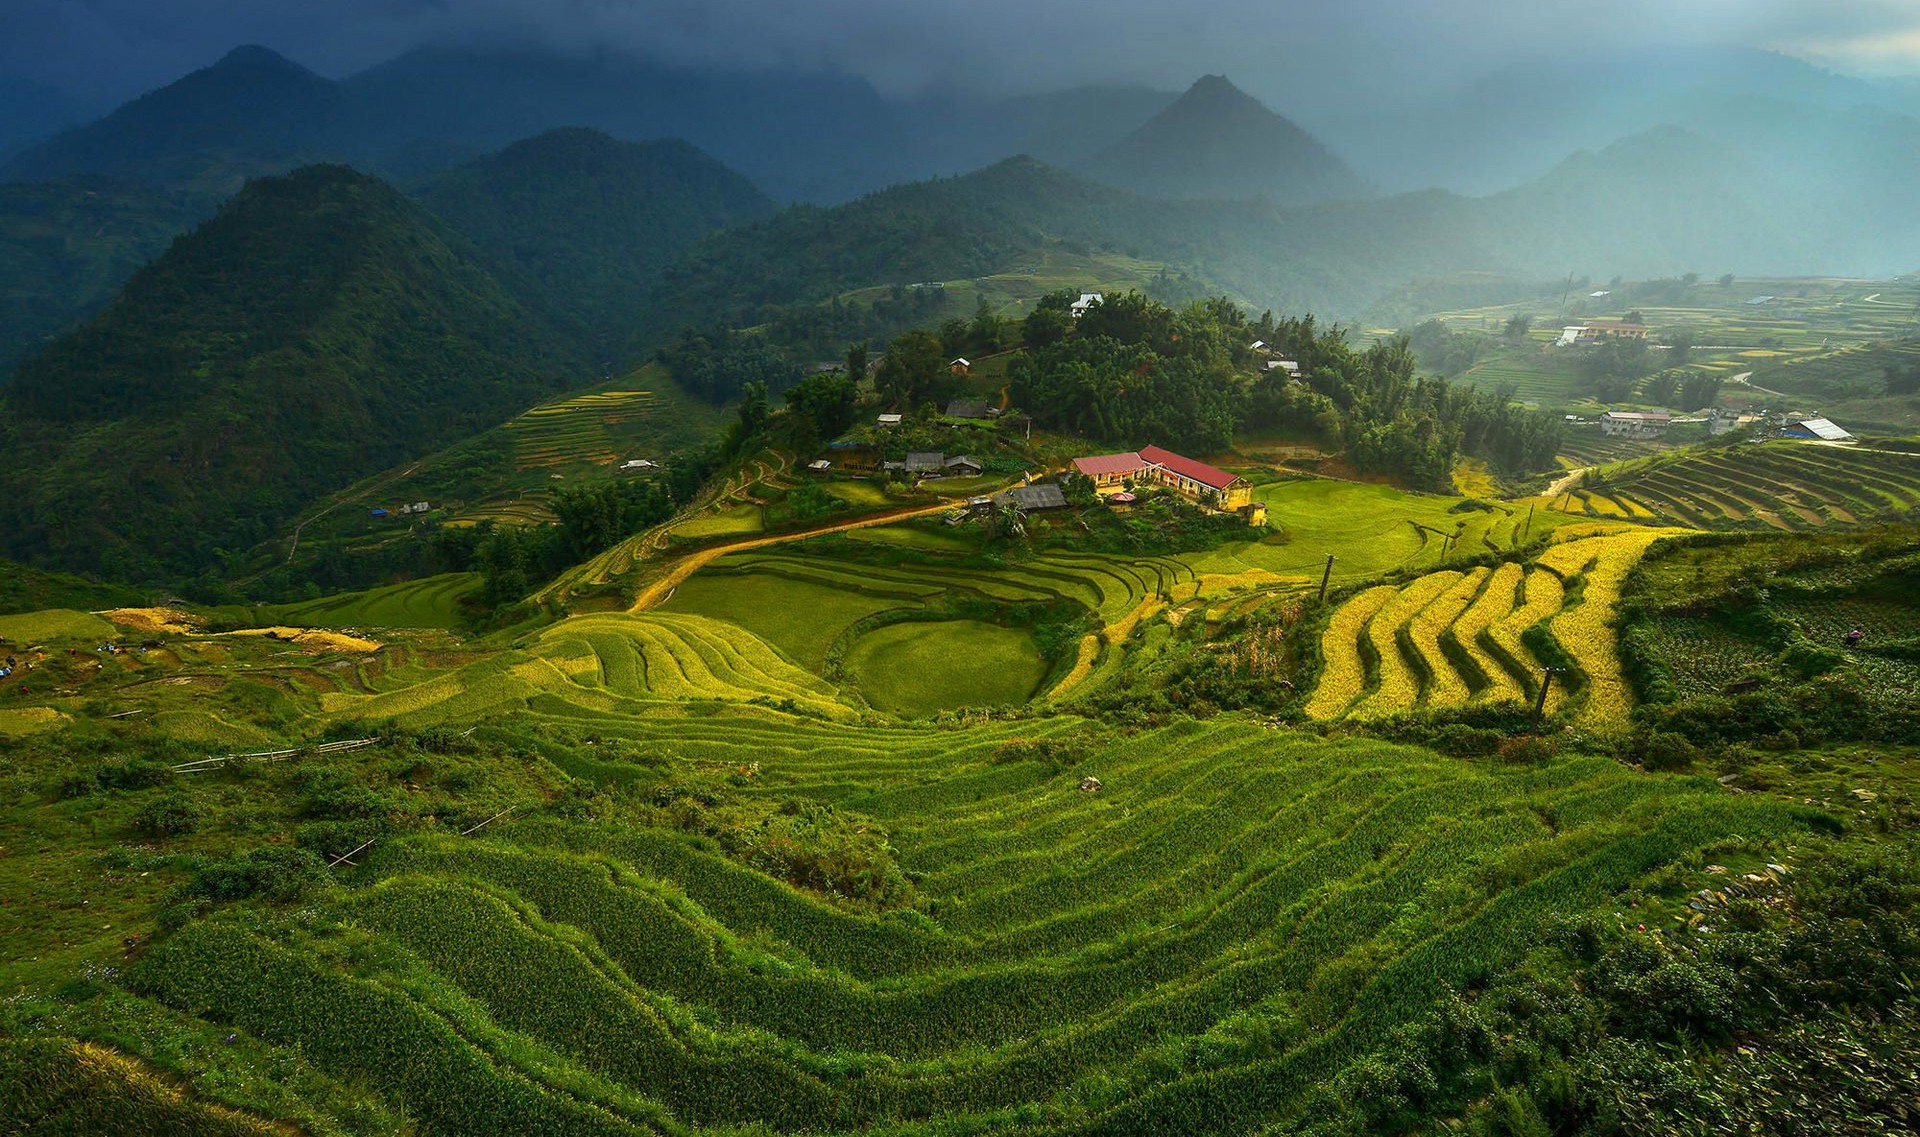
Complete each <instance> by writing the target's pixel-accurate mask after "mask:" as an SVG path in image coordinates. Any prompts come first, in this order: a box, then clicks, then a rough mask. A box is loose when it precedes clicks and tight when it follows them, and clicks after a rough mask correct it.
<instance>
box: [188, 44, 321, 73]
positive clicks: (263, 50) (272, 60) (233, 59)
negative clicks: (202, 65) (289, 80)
mask: <svg viewBox="0 0 1920 1137" xmlns="http://www.w3.org/2000/svg"><path fill="white" fill-rule="evenodd" d="M208 70H209V71H241V70H246V71H263V70H275V71H285V72H290V73H295V74H302V75H310V74H312V72H310V71H308V70H307V69H306V68H305V67H302V66H300V65H299V64H298V63H295V62H294V61H293V60H291V59H288V58H287V57H286V56H284V55H281V54H280V53H279V52H277V51H275V50H273V49H272V48H270V47H265V46H262V45H261V44H257V43H243V44H241V45H240V46H239V47H236V48H234V49H233V50H232V51H229V52H227V53H226V54H225V55H223V56H221V57H220V60H219V62H217V63H215V64H214V65H213V66H212V67H209V68H208Z"/></svg>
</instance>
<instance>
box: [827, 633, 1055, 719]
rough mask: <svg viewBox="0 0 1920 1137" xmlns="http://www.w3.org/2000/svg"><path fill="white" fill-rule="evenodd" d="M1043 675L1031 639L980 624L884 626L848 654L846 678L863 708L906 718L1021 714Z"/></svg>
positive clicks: (1041, 661)
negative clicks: (975, 711)
mask: <svg viewBox="0 0 1920 1137" xmlns="http://www.w3.org/2000/svg"><path fill="white" fill-rule="evenodd" d="M1046 672H1047V663H1046V660H1044V659H1042V658H1041V657H1040V649H1039V648H1038V647H1037V646H1035V644H1034V641H1033V633H1031V632H1030V631H1028V630H1027V629H1025V628H1003V627H996V626H994V625H993V624H987V623H982V622H981V621H978V620H939V621H931V622H912V623H904V624H889V625H887V626H885V627H882V628H876V629H874V630H873V631H870V632H867V633H865V634H863V635H861V636H860V637H859V638H858V639H856V640H855V641H854V642H853V646H852V648H851V649H850V650H849V651H848V652H847V674H848V675H849V676H850V677H851V678H852V679H853V681H854V683H855V684H856V685H858V687H859V688H860V693H861V694H863V695H865V696H866V698H867V701H868V702H870V703H872V704H873V705H874V706H876V707H878V708H880V709H881V710H883V711H891V712H893V713H895V714H899V715H906V716H910V717H917V716H920V715H926V714H932V713H933V712H935V711H942V710H947V709H949V708H955V707H992V706H1001V705H1005V706H1018V705H1020V704H1022V703H1025V702H1026V701H1027V700H1028V699H1030V698H1032V697H1033V695H1034V693H1035V689H1036V688H1038V687H1039V685H1040V680H1041V679H1042V678H1043V677H1045V675H1046Z"/></svg>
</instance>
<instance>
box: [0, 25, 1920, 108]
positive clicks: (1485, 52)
mask: <svg viewBox="0 0 1920 1137" xmlns="http://www.w3.org/2000/svg"><path fill="white" fill-rule="evenodd" d="M447 40H469V41H486V42H500V41H517V42H524V43H540V44H547V45H555V46H561V47H565V48H569V49H582V48H587V47H593V46H607V47H613V48H617V49H621V50H627V51H633V52H638V53H643V54H646V55H649V56H654V57H667V58H671V59H675V60H687V61H698V62H705V63H729V64H742V65H754V66H758V65H766V64H793V65H802V66H808V67H828V68H833V69H837V70H843V71H848V72H853V73H856V74H860V75H864V76H866V77H868V78H869V79H871V80H873V81H874V82H875V84H876V85H878V86H880V87H881V88H882V89H883V90H886V91H888V92H890V93H907V92H911V91H914V90H918V89H924V88H926V87H929V86H931V87H942V86H970V87H975V88H981V89H986V90H992V91H1012V90H1036V89H1046V88H1054V87H1062V86H1069V85H1074V84H1080V83H1087V82H1146V83H1150V84H1153V85H1156V86H1160V87H1166V88H1178V87H1183V86H1185V85H1186V84H1187V83H1189V82H1191V81H1192V80H1193V79H1194V78H1195V77H1196V76H1198V75H1201V74H1205V73H1211V72H1225V73H1226V74H1228V75H1230V76H1231V77H1233V78H1234V79H1235V80H1236V82H1239V83H1240V84H1241V85H1242V86H1244V87H1246V88H1248V89H1249V90H1253V91H1256V92H1258V93H1262V94H1265V95H1268V96H1269V97H1272V96H1273V95H1275V94H1276V93H1278V92H1280V91H1283V90H1287V89H1289V88H1291V89H1293V90H1294V92H1295V94H1296V96H1297V97H1298V98H1300V99H1305V100H1308V101H1317V100H1318V99H1322V98H1332V97H1339V98H1350V99H1362V100H1363V99H1367V98H1369V97H1372V98H1376V99H1394V98H1403V97H1406V96H1408V95H1417V94H1419V93H1420V92H1422V91H1423V90H1438V89H1443V88H1445V87H1448V86H1453V85H1457V84H1459V83H1460V82H1462V81H1465V80H1467V79H1470V78H1472V77H1473V76H1475V75H1477V74H1481V73H1485V72H1488V71H1491V70H1495V69H1497V68H1499V67H1500V66H1501V65H1502V64H1505V63H1509V62H1528V63H1533V64H1536V65H1537V64H1539V63H1541V62H1542V61H1543V60H1547V61H1551V60H1553V59H1556V58H1560V57H1563V56H1566V55H1570V54H1585V53H1592V52H1596V51H1618V50H1629V49H1632V48H1634V47H1636V46H1645V45H1658V46H1661V47H1663V48H1671V47H1688V48H1697V47H1716V46H1727V47H1761V48H1770V49H1775V50H1781V51H1786V52H1788V53H1791V54H1796V55H1802V56H1806V57H1808V58H1814V59H1818V60H1821V61H1822V62H1825V63H1827V64H1828V65H1830V66H1835V67H1841V68H1846V69H1849V70H1853V71H1858V72H1861V73H1868V74H1898V75H1916V74H1920V0H1606V2H1605V3H1602V4H1594V3H1592V2H1591V0H1311V2H1305V0H0V76H11V77H14V78H25V79H31V80H35V81H39V82H42V83H48V84H52V85H54V86H57V87H60V88H62V89H65V90H67V91H70V92H72V93H74V94H77V95H81V96H83V97H86V98H87V99H88V101H89V102H103V101H113V102H117V101H119V100H122V99H124V98H127V97H129V96H131V95H133V94H137V93H139V92H140V91H143V90H147V89H150V88H152V87H154V86H158V85H160V84H163V83H166V82H168V81H170V80H172V79H174V78H176V77H178V76H179V75H181V74H183V73H185V72H186V71H190V70H192V69H194V68H195V67H199V66H203V65H205V64H207V63H209V62H211V61H212V60H214V59H217V58H218V57H219V56H220V55H221V54H223V53H224V52H225V51H226V50H227V49H228V48H230V47H233V46H235V45H236V44H241V43H262V44H265V45H267V46H269V47H272V48H274V49H276V50H278V51H280V52H282V53H283V54H286V55H288V56H290V57H292V58H294V59H296V60H298V61H300V62H302V63H305V64H306V65H308V66H309V67H312V68H314V69H315V70H317V71H320V72H321V73H323V74H327V75H333V76H339V75H344V74H348V73H350V72H353V71H355V70H358V69H360V68H363V67H366V66H368V65H371V64H373V63H377V62H380V61H381V60H383V59H386V58H389V57H391V56H393V55H395V54H398V53H399V52H401V51H404V50H406V49H407V48H409V47H412V46H415V45H418V44H422V43H429V42H436V41H447Z"/></svg>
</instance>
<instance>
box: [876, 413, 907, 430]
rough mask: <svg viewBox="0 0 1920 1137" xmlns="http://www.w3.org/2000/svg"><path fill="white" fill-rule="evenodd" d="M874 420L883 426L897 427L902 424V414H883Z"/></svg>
mask: <svg viewBox="0 0 1920 1137" xmlns="http://www.w3.org/2000/svg"><path fill="white" fill-rule="evenodd" d="M874 421H875V422H877V423H879V424H880V425H881V426H882V427H895V426H899V425H900V422H901V416H900V415H895V414H886V415H881V416H880V417H879V418H878V419H875V420H874Z"/></svg>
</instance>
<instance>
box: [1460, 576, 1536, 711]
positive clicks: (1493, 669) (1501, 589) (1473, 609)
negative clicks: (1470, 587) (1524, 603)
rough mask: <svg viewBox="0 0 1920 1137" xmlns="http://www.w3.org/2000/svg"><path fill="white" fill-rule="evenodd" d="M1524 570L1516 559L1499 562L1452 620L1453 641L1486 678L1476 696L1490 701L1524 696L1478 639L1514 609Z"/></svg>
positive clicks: (1512, 678)
mask: <svg viewBox="0 0 1920 1137" xmlns="http://www.w3.org/2000/svg"><path fill="white" fill-rule="evenodd" d="M1526 574H1527V570H1526V569H1525V568H1524V567H1522V566H1521V565H1519V564H1517V563H1508V564H1504V565H1501V566H1500V567H1499V568H1497V569H1495V570H1494V571H1493V573H1492V574H1491V575H1490V576H1488V578H1487V583H1486V587H1484V588H1482V589H1481V590H1480V595H1479V596H1477V597H1475V598H1474V601H1473V603H1472V604H1471V605H1469V606H1468V608H1467V610H1466V611H1465V612H1462V613H1461V614H1460V618H1459V619H1458V620H1455V621H1454V622H1453V636H1454V641H1455V642H1456V643H1457V644H1458V645H1459V647H1460V651H1461V652H1462V653H1464V654H1465V655H1466V657H1467V658H1468V659H1470V660H1472V661H1473V665H1474V666H1475V667H1476V668H1478V669H1479V671H1480V674H1481V676H1482V677H1483V678H1484V679H1485V680H1486V686H1484V687H1482V688H1481V689H1480V691H1479V695H1478V697H1479V698H1481V699H1483V700H1485V701H1487V702H1490V703H1500V702H1524V701H1525V700H1526V697H1527V692H1526V691H1525V689H1523V688H1522V687H1521V686H1520V684H1519V682H1518V681H1516V680H1515V679H1514V677H1513V676H1512V675H1511V674H1509V673H1508V671H1507V669H1506V668H1505V667H1504V666H1502V665H1501V663H1500V661H1499V660H1498V659H1496V658H1494V656H1493V654H1492V653H1491V652H1489V651H1488V650H1487V648H1486V646H1485V645H1484V644H1482V643H1481V642H1480V637H1481V635H1482V634H1483V633H1485V632H1487V631H1488V630H1489V629H1490V628H1492V627H1493V625H1494V624H1495V623H1496V622H1497V621H1500V620H1503V619H1505V618H1506V617H1508V616H1509V615H1511V614H1512V613H1513V608H1514V603H1515V602H1516V601H1517V600H1519V598H1520V582H1521V581H1522V580H1523V579H1525V577H1526Z"/></svg>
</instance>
